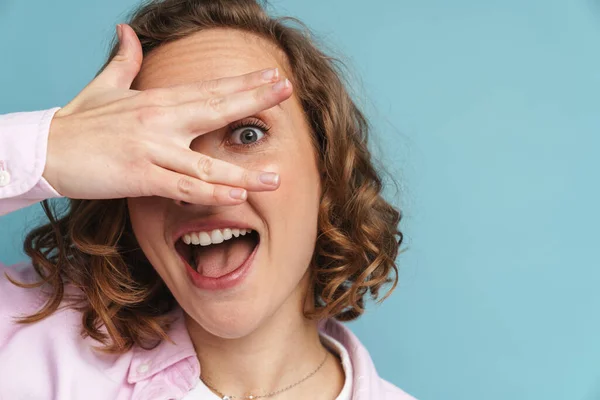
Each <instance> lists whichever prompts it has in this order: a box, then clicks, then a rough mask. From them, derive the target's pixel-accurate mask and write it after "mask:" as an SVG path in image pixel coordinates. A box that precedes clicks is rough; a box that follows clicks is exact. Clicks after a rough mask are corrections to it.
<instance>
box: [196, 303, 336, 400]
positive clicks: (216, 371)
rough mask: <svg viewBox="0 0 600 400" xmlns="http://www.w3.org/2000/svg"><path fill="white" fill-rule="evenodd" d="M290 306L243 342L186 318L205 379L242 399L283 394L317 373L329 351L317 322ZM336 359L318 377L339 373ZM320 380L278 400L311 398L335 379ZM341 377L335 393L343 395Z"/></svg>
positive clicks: (316, 378) (284, 306)
mask: <svg viewBox="0 0 600 400" xmlns="http://www.w3.org/2000/svg"><path fill="white" fill-rule="evenodd" d="M290 300H291V299H290ZM288 303H290V304H288ZM288 303H284V304H283V305H282V307H281V308H280V309H279V310H278V311H277V312H276V313H275V314H274V315H273V316H271V317H270V318H269V319H268V320H267V321H265V322H264V323H263V324H261V326H260V327H259V328H258V329H257V330H255V331H254V332H252V333H251V334H249V335H247V336H244V337H242V338H239V339H223V338H220V337H216V336H214V335H212V334H210V333H209V332H207V331H205V330H204V329H202V327H201V326H199V325H198V324H197V323H196V322H195V321H193V320H192V319H191V318H190V317H188V316H187V315H186V325H187V327H188V331H189V334H190V337H191V339H192V342H193V343H194V347H195V349H196V353H197V355H198V360H199V361H200V366H201V377H202V379H203V380H204V381H205V382H206V383H208V384H209V386H212V387H213V388H215V389H217V390H218V391H219V392H222V394H226V395H233V396H236V397H237V398H239V397H240V396H249V395H254V396H259V395H264V394H267V393H271V392H274V391H277V390H280V389H283V388H285V387H287V386H289V385H292V384H294V383H296V382H298V381H300V380H301V379H302V378H304V377H305V376H306V375H308V374H310V373H311V372H312V371H314V370H315V368H317V367H318V366H319V365H320V364H321V362H322V361H323V358H324V356H325V354H326V351H327V350H326V349H325V347H324V346H323V345H322V344H321V341H320V339H319V332H318V328H317V321H311V320H308V319H307V318H305V317H304V315H303V314H302V313H301V312H299V309H300V308H299V307H298V304H297V302H296V301H293V302H292V301H290V302H288ZM334 360H335V357H332V356H331V355H330V354H329V355H328V356H327V361H328V362H326V363H325V365H324V366H323V369H322V371H321V370H319V371H318V372H319V373H320V372H323V373H324V374H328V373H329V374H330V373H331V372H332V366H333V368H337V367H335V364H336V361H334ZM342 374H343V372H342ZM318 375H319V374H318V373H317V374H315V376H312V377H311V378H309V379H308V380H307V381H305V382H303V384H302V385H298V387H297V388H294V390H289V393H282V394H281V395H279V396H277V398H278V399H286V398H304V397H297V396H298V395H300V394H301V393H307V392H308V393H311V391H310V390H311V388H313V389H314V386H313V385H315V384H327V380H329V384H331V381H332V377H331V374H330V376H329V377H328V376H327V375H325V376H324V378H325V379H324V380H323V376H318ZM338 375H339V371H338ZM337 378H338V379H336V381H337V382H336V386H337V388H334V389H333V390H334V391H335V390H337V391H338V392H339V389H341V386H340V378H341V384H342V385H343V375H342V376H341V377H339V376H338V377H337ZM317 397H318V396H317ZM317 397H315V396H313V397H312V398H317Z"/></svg>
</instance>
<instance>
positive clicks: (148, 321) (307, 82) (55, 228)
mask: <svg viewBox="0 0 600 400" xmlns="http://www.w3.org/2000/svg"><path fill="white" fill-rule="evenodd" d="M129 24H130V25H131V27H132V28H133V30H134V31H135V32H136V33H137V35H138V37H139V38H140V41H141V43H142V48H143V52H144V54H148V53H149V52H151V51H152V50H153V49H155V48H157V47H159V46H161V45H163V44H164V43H167V42H171V41H174V40H177V39H180V38H183V37H186V36H188V35H190V34H193V33H195V32H198V31H202V30H206V29H211V28H231V29H237V30H241V31H244V32H248V33H251V34H254V35H257V36H259V37H261V38H263V39H265V40H267V41H269V42H271V43H272V44H274V45H275V46H276V47H277V48H278V49H279V50H280V51H281V53H282V54H283V56H284V58H285V59H286V61H287V64H288V66H289V68H290V70H291V72H292V76H291V81H292V83H293V85H294V88H295V91H294V95H295V96H297V98H298V99H299V101H300V104H301V106H302V108H303V110H304V112H305V114H306V119H307V121H308V123H309V125H310V127H311V131H312V135H313V144H314V147H315V150H316V153H317V159H318V163H319V168H320V171H321V173H322V178H321V179H322V197H321V202H320V210H319V218H318V237H317V241H316V244H315V251H314V255H313V261H312V263H311V266H310V268H311V274H312V282H313V286H312V290H311V291H310V293H312V294H313V295H314V302H311V303H313V306H312V307H311V308H310V309H309V310H308V311H306V316H307V317H309V318H327V317H333V318H337V319H338V320H344V321H347V320H352V319H355V318H357V317H358V316H359V315H361V314H362V313H363V312H364V309H365V298H366V297H367V295H368V294H370V295H371V297H372V298H373V299H377V298H379V297H380V289H381V288H382V286H384V285H386V284H389V283H391V288H390V289H389V291H388V293H387V294H386V296H387V295H389V293H390V292H391V291H392V290H393V289H394V288H395V286H396V284H397V281H398V270H397V267H396V265H395V259H396V256H397V254H398V249H399V247H400V245H401V243H402V233H401V232H400V231H399V229H398V224H399V222H400V219H401V214H400V212H399V211H398V210H397V209H395V208H394V207H393V206H392V205H391V204H389V203H388V202H387V201H386V200H385V199H384V198H383V197H382V179H381V177H380V175H379V174H378V172H377V170H376V169H375V167H374V166H373V162H372V160H371V155H370V152H369V150H368V147H367V137H368V133H369V124H368V121H367V120H366V118H365V116H364V115H363V113H362V112H361V111H360V110H359V108H358V107H357V106H356V104H355V103H354V101H353V100H352V98H351V96H350V95H349V93H348V91H347V89H346V85H347V84H346V81H345V78H344V76H345V75H344V73H343V71H344V70H343V68H342V67H343V64H342V63H341V62H339V61H337V60H336V59H334V58H332V57H330V56H328V55H327V54H325V53H324V52H323V51H321V50H320V49H319V48H318V47H317V46H316V45H315V42H314V40H313V39H312V36H311V35H310V32H309V31H308V29H306V27H304V25H302V24H301V23H300V22H299V21H297V20H295V19H292V18H272V17H270V16H269V15H268V14H267V13H266V11H265V10H264V8H263V6H261V4H259V3H258V2H257V1H255V0H162V1H151V2H147V3H145V4H144V5H142V6H141V7H140V8H139V9H138V10H137V11H136V12H135V13H134V14H133V15H132V17H131V19H130V21H129ZM117 50H118V45H117V43H115V44H114V45H113V48H112V51H111V53H110V56H109V57H108V59H109V60H110V59H112V58H113V57H114V56H115V55H116V52H117ZM107 63H108V61H107ZM104 67H106V64H105V65H104ZM104 67H103V68H102V69H104ZM42 207H43V209H44V212H45V213H46V215H47V216H48V218H49V220H50V222H49V223H47V224H45V225H43V226H40V227H38V228H36V229H34V230H33V231H31V232H30V233H29V234H28V235H27V237H26V239H25V243H24V249H25V252H26V254H27V255H28V256H29V257H31V259H32V262H33V265H34V267H35V269H36V271H37V273H38V274H39V276H40V277H41V281H40V282H38V283H34V284H23V283H16V282H15V283H16V284H19V285H20V286H23V287H39V286H42V285H45V286H46V287H47V288H49V289H50V290H49V297H48V298H47V301H46V303H45V305H44V306H43V308H42V309H41V310H39V311H38V312H36V313H35V314H33V315H30V316H28V317H26V318H23V319H22V320H21V322H22V323H33V322H36V321H38V320H41V319H43V318H45V317H47V316H48V315H50V314H52V313H54V312H55V311H56V310H57V309H58V308H59V306H62V305H63V304H65V303H66V304H67V306H69V307H73V308H75V309H77V310H79V311H81V313H82V325H83V327H82V334H84V335H89V336H91V337H93V338H94V339H97V340H98V341H100V342H101V343H102V344H103V345H104V347H103V349H104V350H105V351H108V352H123V351H127V350H128V349H130V348H131V347H132V346H133V345H134V344H136V345H139V346H142V347H145V348H148V347H152V346H154V345H156V344H158V342H159V341H160V340H162V339H166V338H167V335H166V332H167V330H168V326H169V322H170V321H169V318H168V313H169V311H170V310H172V309H173V308H174V307H175V306H176V302H175V300H174V298H173V296H172V294H171V293H170V292H169V290H168V289H167V287H166V285H165V284H164V283H163V281H162V280H161V278H160V277H159V275H158V274H157V272H156V271H155V270H154V268H153V267H152V265H150V263H149V261H148V260H147V259H146V257H145V256H144V254H143V252H142V251H141V249H140V247H139V245H138V243H137V241H136V239H135V236H134V234H133V231H132V228H131V222H130V220H129V215H128V210H127V205H126V200H125V199H115V200H73V199H71V200H69V204H68V208H67V209H66V210H65V212H63V213H62V215H59V214H58V213H57V212H56V210H54V209H53V208H52V207H51V204H50V203H49V202H48V201H47V200H46V201H44V202H43V203H42ZM68 286H74V287H75V288H77V289H79V290H75V291H70V290H66V288H67V287H68Z"/></svg>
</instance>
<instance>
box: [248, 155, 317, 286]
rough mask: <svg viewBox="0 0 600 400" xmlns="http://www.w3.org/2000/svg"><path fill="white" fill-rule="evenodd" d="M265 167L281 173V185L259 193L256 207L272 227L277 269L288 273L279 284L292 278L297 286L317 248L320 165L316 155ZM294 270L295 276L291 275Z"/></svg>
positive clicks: (271, 250)
mask: <svg viewBox="0 0 600 400" xmlns="http://www.w3.org/2000/svg"><path fill="white" fill-rule="evenodd" d="M298 153H300V152H298ZM303 154H306V153H303ZM309 154H310V153H309ZM263 167H264V168H265V170H271V171H276V172H278V173H279V174H280V176H281V185H280V187H279V188H278V189H277V190H276V191H274V192H270V193H257V194H256V195H257V201H256V204H255V206H256V207H257V208H260V209H259V210H258V212H259V215H262V216H263V218H264V219H265V222H266V226H267V228H268V239H269V243H270V245H269V254H270V258H271V262H272V263H273V267H276V268H282V269H284V270H285V271H282V272H283V273H284V274H285V275H284V276H279V279H280V280H279V282H281V281H282V280H287V279H290V284H292V285H295V284H297V281H298V280H299V279H300V277H301V276H302V275H303V274H304V273H305V272H306V269H307V268H308V266H309V264H310V261H311V258H312V254H313V252H314V247H315V241H316V235H317V222H318V221H317V220H318V212H319V201H320V179H319V174H318V172H317V166H316V162H315V161H314V159H313V158H312V154H311V155H310V156H305V157H301V156H300V155H290V156H288V157H281V158H280V159H279V160H278V162H277V163H276V164H275V165H266V166H263ZM290 270H293V271H295V273H293V274H289V272H290ZM271 271H273V270H271Z"/></svg>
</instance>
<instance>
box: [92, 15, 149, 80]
mask: <svg viewBox="0 0 600 400" xmlns="http://www.w3.org/2000/svg"><path fill="white" fill-rule="evenodd" d="M117 34H118V37H119V51H118V52H117V54H116V55H115V56H114V57H113V59H112V60H111V61H110V63H109V64H108V65H107V66H106V68H104V71H102V73H101V74H100V75H98V77H97V78H96V79H95V82H94V83H95V84H94V86H96V87H98V85H101V86H104V87H106V86H109V87H115V88H123V89H129V88H130V87H131V84H132V83H133V80H134V79H135V77H136V76H137V74H138V73H139V72H140V68H141V67H142V59H143V54H142V44H141V43H140V40H139V39H138V37H137V35H136V33H135V32H134V31H133V29H131V27H130V26H129V25H127V24H120V25H117Z"/></svg>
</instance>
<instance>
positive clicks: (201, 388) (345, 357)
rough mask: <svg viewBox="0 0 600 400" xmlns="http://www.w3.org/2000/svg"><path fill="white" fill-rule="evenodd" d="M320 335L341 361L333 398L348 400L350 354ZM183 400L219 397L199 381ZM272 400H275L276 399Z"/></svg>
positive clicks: (207, 399)
mask: <svg viewBox="0 0 600 400" xmlns="http://www.w3.org/2000/svg"><path fill="white" fill-rule="evenodd" d="M320 335H321V342H322V343H323V344H324V345H325V346H327V347H328V348H329V349H330V350H331V351H332V352H334V353H337V354H338V356H339V357H340V360H341V361H342V368H343V369H344V375H345V379H344V387H342V391H341V392H340V394H339V395H338V396H337V397H336V398H335V400H350V398H351V397H352V376H353V375H352V374H353V372H352V363H351V362H350V354H349V353H348V350H346V348H345V347H344V346H343V345H342V344H341V343H340V342H338V341H337V340H335V339H334V338H332V337H331V336H329V335H326V334H324V333H323V332H320ZM183 400H220V397H219V396H217V395H216V394H214V393H213V392H211V391H210V389H209V388H208V387H206V385H205V384H204V383H203V382H202V381H199V382H198V384H197V385H196V386H195V387H194V388H193V389H192V390H190V391H189V392H188V393H187V394H186V395H185V396H184V397H183ZM274 400H276V397H275V399H274Z"/></svg>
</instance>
